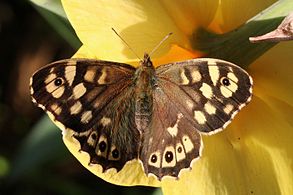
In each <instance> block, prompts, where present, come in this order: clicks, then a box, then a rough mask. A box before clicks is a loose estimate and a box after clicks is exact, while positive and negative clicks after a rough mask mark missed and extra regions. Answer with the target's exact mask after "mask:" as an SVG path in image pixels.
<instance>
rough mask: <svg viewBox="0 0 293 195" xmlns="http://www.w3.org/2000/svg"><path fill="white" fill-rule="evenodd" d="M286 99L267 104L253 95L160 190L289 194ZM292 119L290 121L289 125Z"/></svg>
mask: <svg viewBox="0 0 293 195" xmlns="http://www.w3.org/2000/svg"><path fill="white" fill-rule="evenodd" d="M284 107H286V106H285V104H276V107H275V108H274V109H272V108H271V107H270V106H269V105H268V104H266V102H264V101H263V100H262V99H260V98H258V97H256V96H255V97H254V99H253V100H252V102H251V104H250V105H249V106H247V108H245V109H244V110H243V111H242V112H240V113H239V114H238V115H237V117H236V119H235V120H234V121H233V122H232V124H231V125H230V126H229V127H228V128H227V129H226V130H224V131H223V132H222V133H220V134H217V135H213V136H210V137H205V138H204V144H205V148H204V151H203V157H202V159H201V160H199V161H197V162H196V163H195V164H194V166H193V169H192V172H190V173H185V174H184V175H183V176H182V177H181V179H180V180H179V181H178V182H163V184H162V188H163V192H164V193H165V194H206V195H208V194H269V195H270V194H272V195H273V194H292V193H293V187H292V186H293V180H292V178H293V172H292V162H293V159H292V154H293V142H292V140H293V126H292V122H291V121H292V120H291V119H290V120H286V119H284V118H283V117H282V116H280V115H278V114H277V113H276V112H275V111H276V109H278V110H279V111H284V112H285V113H286V114H290V115H291V116H292V114H293V109H292V107H290V108H288V107H287V109H285V110H284ZM290 123H291V124H290Z"/></svg>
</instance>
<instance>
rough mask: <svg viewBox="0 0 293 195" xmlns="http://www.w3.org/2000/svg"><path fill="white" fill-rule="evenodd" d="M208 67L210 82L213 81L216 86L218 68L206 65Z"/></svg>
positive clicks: (218, 75)
mask: <svg viewBox="0 0 293 195" xmlns="http://www.w3.org/2000/svg"><path fill="white" fill-rule="evenodd" d="M209 65H210V63H209ZM208 68H209V74H210V77H211V79H212V82H213V84H214V86H216V85H217V82H218V80H219V77H220V71H219V68H218V67H217V66H208Z"/></svg>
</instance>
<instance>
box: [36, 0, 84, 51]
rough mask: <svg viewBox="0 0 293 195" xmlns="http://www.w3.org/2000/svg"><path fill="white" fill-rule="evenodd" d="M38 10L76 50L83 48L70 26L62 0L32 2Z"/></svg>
mask: <svg viewBox="0 0 293 195" xmlns="http://www.w3.org/2000/svg"><path fill="white" fill-rule="evenodd" d="M30 1H31V2H32V3H33V5H34V7H35V8H36V10H37V11H38V12H39V13H40V14H41V15H42V16H43V17H44V18H45V19H46V20H47V21H48V23H49V24H50V25H51V26H52V27H53V28H54V29H55V30H56V31H57V32H58V33H59V34H60V35H61V36H62V37H63V38H64V39H65V40H66V41H67V42H68V43H69V44H70V45H71V46H72V47H73V48H75V49H78V48H79V47H80V46H81V42H80V41H79V39H78V38H77V36H76V34H75V31H74V29H73V28H72V26H71V25H70V23H69V21H68V19H67V16H66V14H65V12H64V9H63V7H62V4H61V1H60V0H30Z"/></svg>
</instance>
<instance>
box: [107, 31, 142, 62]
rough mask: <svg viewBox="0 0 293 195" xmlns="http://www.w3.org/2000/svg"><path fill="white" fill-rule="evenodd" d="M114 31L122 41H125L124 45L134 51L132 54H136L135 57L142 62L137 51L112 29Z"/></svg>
mask: <svg viewBox="0 0 293 195" xmlns="http://www.w3.org/2000/svg"><path fill="white" fill-rule="evenodd" d="M112 30H113V31H114V33H115V34H116V35H117V36H118V37H119V38H120V39H121V41H123V43H124V44H125V45H126V46H127V47H128V48H129V49H130V50H131V51H132V53H134V55H135V56H136V57H137V58H138V59H139V60H140V61H142V59H141V58H140V57H139V56H138V55H137V54H136V53H135V51H134V50H133V49H132V48H131V47H130V45H129V44H128V43H127V42H126V41H125V40H124V39H123V38H122V37H121V36H120V35H119V34H118V33H117V31H116V30H115V29H114V28H112Z"/></svg>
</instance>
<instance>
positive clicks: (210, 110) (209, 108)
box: [204, 102, 216, 114]
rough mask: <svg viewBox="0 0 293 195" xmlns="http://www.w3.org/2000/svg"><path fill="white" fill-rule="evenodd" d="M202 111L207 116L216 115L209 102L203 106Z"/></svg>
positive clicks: (213, 107)
mask: <svg viewBox="0 0 293 195" xmlns="http://www.w3.org/2000/svg"><path fill="white" fill-rule="evenodd" d="M204 109H205V111H206V112H207V113H208V114H216V108H215V106H213V105H212V104H211V103H210V102H207V103H206V104H205V105H204Z"/></svg>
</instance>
